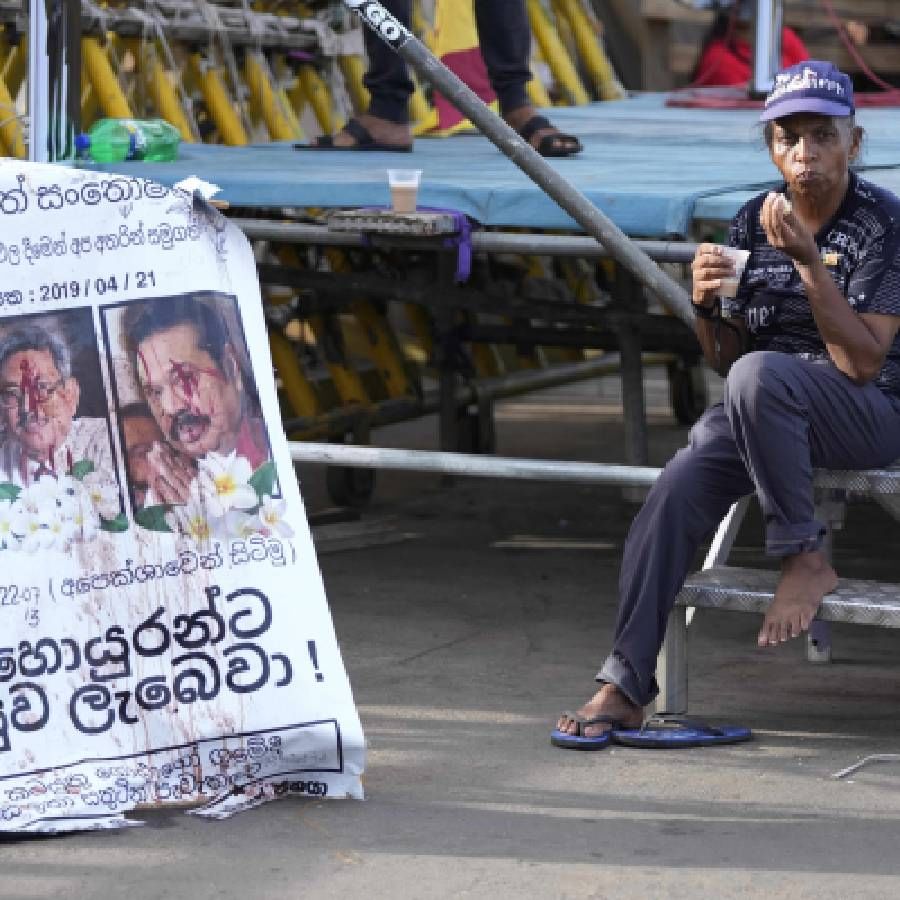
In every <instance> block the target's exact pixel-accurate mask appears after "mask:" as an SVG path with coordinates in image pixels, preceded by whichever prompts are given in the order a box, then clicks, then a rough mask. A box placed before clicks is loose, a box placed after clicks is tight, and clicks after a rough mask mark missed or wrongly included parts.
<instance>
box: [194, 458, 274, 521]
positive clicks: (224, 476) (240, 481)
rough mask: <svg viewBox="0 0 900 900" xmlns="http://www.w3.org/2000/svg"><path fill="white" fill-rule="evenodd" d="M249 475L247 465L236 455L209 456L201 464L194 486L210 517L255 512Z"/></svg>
mask: <svg viewBox="0 0 900 900" xmlns="http://www.w3.org/2000/svg"><path fill="white" fill-rule="evenodd" d="M252 474H253V469H252V467H251V466H250V461H249V460H247V459H245V458H244V457H243V456H238V455H237V452H236V451H232V452H231V453H230V454H229V455H228V456H222V455H221V454H219V453H208V454H207V455H206V457H205V458H204V459H202V460H200V462H199V464H198V471H197V481H196V485H197V489H198V490H199V493H200V497H201V498H202V499H203V501H204V502H205V503H206V504H207V506H208V507H209V512H210V515H212V516H214V517H219V516H224V515H225V513H226V512H228V510H230V509H253V508H255V507H256V505H257V504H258V502H259V501H258V499H257V496H256V491H255V490H253V487H252V486H251V485H250V484H249V481H250V476H251V475H252Z"/></svg>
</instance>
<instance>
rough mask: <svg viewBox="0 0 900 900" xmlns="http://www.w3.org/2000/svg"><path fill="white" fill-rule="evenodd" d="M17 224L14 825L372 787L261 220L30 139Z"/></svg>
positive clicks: (9, 790)
mask: <svg viewBox="0 0 900 900" xmlns="http://www.w3.org/2000/svg"><path fill="white" fill-rule="evenodd" d="M0 222H2V225H3V228H2V231H0V572H2V575H0V831H62V830H74V829H85V828H108V827H121V826H124V825H127V824H131V823H130V822H129V820H128V819H127V818H125V817H124V815H123V813H125V812H126V811H128V810H129V809H133V808H135V807H140V806H153V805H158V804H166V803H178V804H182V805H184V804H186V805H190V806H192V807H193V811H194V812H196V813H198V814H200V815H208V816H223V815H229V814H231V813H232V812H234V811H235V810H237V809H240V808H246V807H247V806H252V805H256V804H258V803H260V802H263V801H265V800H266V799H269V798H271V797H274V796H279V795H282V794H288V793H290V794H300V795H308V796H314V797H325V796H328V797H342V796H350V797H361V796H362V790H361V786H360V774H361V773H362V770H363V765H364V741H363V735H362V729H361V726H360V722H359V718H358V716H357V713H356V709H355V707H354V704H353V699H352V695H351V691H350V685H349V682H348V680H347V676H346V674H345V671H344V667H343V663H342V661H341V657H340V653H339V651H338V647H337V641H336V639H335V634H334V630H333V626H332V623H331V617H330V614H329V611H328V606H327V602H326V599H325V594H324V589H323V585H322V580H321V576H320V573H319V569H318V565H317V562H316V557H315V553H314V549H313V545H312V541H311V537H310V533H309V528H308V525H307V521H306V515H305V512H304V508H303V503H302V500H301V498H300V492H299V489H298V486H297V482H296V479H295V476H294V471H293V466H292V463H291V459H290V455H289V451H288V445H287V441H286V439H285V436H284V432H283V430H282V427H281V422H280V415H279V407H278V400H277V395H276V388H275V383H274V378H273V373H272V363H271V359H270V356H269V350H268V342H267V337H266V326H265V323H264V320H263V311H262V302H261V298H260V291H259V284H258V281H257V277H256V267H255V263H254V259H253V255H252V253H251V249H250V246H249V244H248V243H247V241H246V239H245V238H244V236H243V234H242V233H241V232H240V231H239V230H238V229H237V228H236V227H235V226H233V225H232V224H230V223H229V222H228V221H227V220H226V219H225V218H224V217H222V216H221V215H220V214H219V213H218V212H216V211H215V210H214V209H212V208H211V207H210V206H209V205H207V204H206V203H205V202H204V201H202V200H200V199H199V198H195V197H193V196H192V195H191V194H190V193H188V192H186V191H183V190H178V189H173V190H170V189H167V188H164V187H161V186H160V185H158V184H154V183H152V182H148V181H145V180H144V179H142V178H138V177H134V178H127V177H124V176H113V175H104V174H100V173H95V172H82V171H74V170H70V169H67V168H62V167H57V166H48V165H41V164H35V163H23V162H19V161H15V160H7V161H4V162H2V163H0Z"/></svg>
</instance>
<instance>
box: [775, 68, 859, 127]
mask: <svg viewBox="0 0 900 900" xmlns="http://www.w3.org/2000/svg"><path fill="white" fill-rule="evenodd" d="M853 112H854V107H853V85H852V84H851V83H850V79H849V78H848V77H847V76H846V75H845V74H844V73H843V72H842V71H841V70H840V69H838V68H837V67H836V66H835V65H834V64H833V63H830V62H825V61H824V60H821V59H808V60H806V61H805V62H801V63H797V65H795V66H790V67H789V68H787V69H782V70H781V71H780V72H776V73H775V85H774V87H773V88H772V90H771V91H770V92H769V96H768V97H766V107H765V109H764V110H763V112H762V115H761V116H760V117H759V120H760V122H769V121H771V120H772V119H780V118H781V117H782V116H791V115H793V114H794V113H818V114H819V115H822V116H852V115H853Z"/></svg>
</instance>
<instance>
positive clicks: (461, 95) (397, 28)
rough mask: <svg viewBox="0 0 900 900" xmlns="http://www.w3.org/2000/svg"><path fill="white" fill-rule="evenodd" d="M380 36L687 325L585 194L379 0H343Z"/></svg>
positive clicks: (659, 276) (665, 280)
mask: <svg viewBox="0 0 900 900" xmlns="http://www.w3.org/2000/svg"><path fill="white" fill-rule="evenodd" d="M344 3H345V4H346V5H347V6H348V7H350V9H352V10H354V11H355V12H356V13H358V14H359V16H360V18H361V19H362V20H363V22H365V24H366V25H368V27H369V28H371V29H372V30H373V31H374V32H375V33H376V34H377V35H378V37H379V38H381V40H383V41H384V42H385V43H387V44H389V45H390V46H391V47H392V48H393V49H394V50H395V51H396V52H397V53H399V54H400V56H402V57H403V59H404V60H406V62H407V63H408V64H409V65H410V67H411V68H413V69H414V70H415V71H416V72H417V73H418V74H419V75H420V76H421V77H422V78H424V79H426V80H427V81H428V82H430V83H431V84H432V85H434V87H435V88H437V89H438V90H439V91H440V92H441V93H442V94H443V95H444V96H445V97H446V98H447V100H449V101H450V102H451V103H452V104H453V105H454V106H455V107H456V108H457V109H458V110H459V111H460V112H461V113H462V114H463V115H464V116H466V117H467V118H468V119H470V120H471V121H472V123H473V124H474V125H476V126H477V127H478V129H479V130H480V131H481V133H482V134H483V135H484V136H485V137H486V138H488V139H489V140H490V141H491V142H492V143H493V144H495V145H496V146H497V147H498V148H499V149H500V150H501V151H502V152H503V153H504V154H505V155H506V156H508V157H509V158H510V159H511V160H512V161H513V162H514V163H515V164H516V165H517V166H518V167H519V168H520V169H521V170H522V171H523V172H524V173H525V174H526V175H527V176H528V177H529V178H530V179H531V180H532V181H534V182H535V184H537V185H538V186H539V187H540V188H541V189H542V190H543V191H544V192H545V193H546V194H547V195H548V196H549V197H551V198H552V199H553V200H555V201H556V202H557V203H558V204H559V205H560V206H561V207H562V208H563V209H564V210H565V211H566V212H567V213H568V214H569V215H570V216H571V217H572V218H573V219H574V220H575V221H576V222H577V223H578V224H579V225H580V226H581V227H582V228H583V229H584V230H585V231H586V232H587V233H588V234H589V235H591V236H592V237H594V238H596V239H597V240H598V241H599V242H600V243H601V244H603V246H604V247H606V249H607V250H608V251H609V253H610V255H611V256H612V257H613V258H614V259H615V260H616V261H617V262H619V263H620V264H621V265H622V266H624V267H625V269H627V270H628V271H629V272H630V273H631V274H632V275H633V276H634V277H635V278H636V279H637V280H638V281H639V282H640V283H641V284H643V285H644V287H645V288H647V289H648V290H649V291H651V292H652V293H653V294H655V295H656V296H657V297H658V298H659V299H660V300H661V301H662V303H663V304H664V305H665V306H666V307H668V309H669V310H671V311H672V312H673V313H675V315H677V316H678V317H679V318H680V319H682V320H683V321H684V322H685V323H686V324H688V325H691V326H692V325H693V321H694V313H693V310H692V309H691V301H690V297H689V296H688V294H687V291H685V290H684V288H683V287H682V286H681V285H680V284H679V283H678V282H677V281H675V279H674V278H671V277H670V276H669V275H668V274H666V273H665V272H664V271H663V270H662V269H660V267H659V266H658V265H656V263H655V262H653V260H652V259H650V257H649V256H647V255H646V254H645V253H644V252H643V251H642V250H640V249H639V248H638V247H637V246H635V244H634V243H633V242H632V241H631V240H630V239H629V238H628V236H627V235H626V234H625V233H624V232H623V231H622V230H621V229H620V228H619V227H618V226H617V225H615V224H614V223H613V222H612V221H611V220H610V219H609V218H608V217H607V216H605V215H604V214H603V213H602V212H601V211H600V210H599V209H597V207H596V206H594V204H593V203H591V201H590V200H588V199H587V197H585V196H584V194H582V193H581V192H580V191H578V190H576V189H575V188H574V187H573V186H572V185H571V184H569V182H568V181H566V179H565V178H563V177H562V176H561V175H560V174H559V173H558V172H557V171H556V170H555V169H554V168H553V166H551V165H550V164H549V163H548V162H547V161H546V160H545V159H544V158H543V157H542V156H541V155H540V154H539V153H538V152H537V151H536V150H535V149H534V148H533V147H532V146H531V144H529V143H528V141H526V140H524V139H523V138H522V137H520V136H519V135H518V134H517V133H516V131H515V130H514V129H512V128H510V127H509V125H507V124H506V122H504V121H503V119H502V118H500V116H498V115H496V114H495V113H494V112H492V111H491V110H490V109H489V108H488V107H487V106H486V105H485V104H484V103H483V102H482V101H481V100H480V98H479V97H478V96H477V95H476V94H475V93H474V92H473V91H471V90H470V89H469V88H468V87H467V86H466V85H465V84H464V83H463V82H462V81H460V79H459V78H457V77H456V75H454V74H453V72H451V71H450V70H449V69H448V68H447V67H446V66H444V65H443V63H441V62H440V60H438V59H437V57H435V56H434V54H433V53H432V52H431V51H430V50H429V49H428V48H427V47H426V46H425V45H424V44H423V43H422V42H421V41H420V40H419V39H418V38H416V37H415V35H413V34H412V33H411V32H410V31H409V29H408V28H406V27H405V26H404V25H402V24H401V23H400V22H398V21H397V19H396V18H395V17H394V16H393V15H392V14H391V13H390V12H388V10H386V9H385V8H384V6H382V4H381V3H380V2H378V0H344Z"/></svg>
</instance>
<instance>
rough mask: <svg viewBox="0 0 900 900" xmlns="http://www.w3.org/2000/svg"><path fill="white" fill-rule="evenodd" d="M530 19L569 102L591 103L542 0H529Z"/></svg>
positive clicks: (539, 44) (536, 38)
mask: <svg viewBox="0 0 900 900" xmlns="http://www.w3.org/2000/svg"><path fill="white" fill-rule="evenodd" d="M528 20H529V21H530V22H531V30H532V33H533V34H534V39H535V41H537V44H538V46H539V47H540V50H541V55H542V56H543V57H544V59H545V60H546V62H547V65H548V66H549V67H550V71H551V72H552V73H553V78H554V80H555V81H556V83H557V84H558V85H559V87H560V88H561V89H562V90H563V91H564V92H565V94H566V97H567V98H568V100H569V102H570V103H573V104H575V105H582V104H585V103H590V100H591V98H590V97H589V96H588V92H587V91H586V90H585V88H584V85H583V84H582V82H581V79H580V78H579V77H578V72H577V71H576V69H575V66H574V65H573V64H572V60H571V59H570V58H569V54H568V53H567V52H566V48H565V46H563V43H562V41H561V40H560V39H559V34H558V33H557V31H556V29H555V28H554V27H553V24H552V22H551V21H550V18H549V17H548V15H547V13H546V11H545V10H544V6H543V4H542V3H541V0H528Z"/></svg>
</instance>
